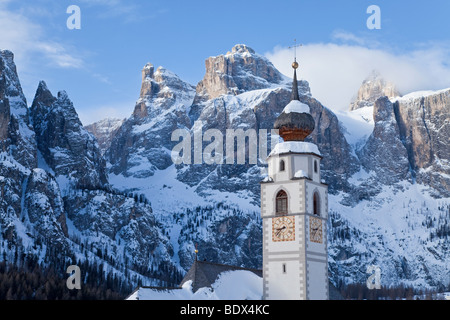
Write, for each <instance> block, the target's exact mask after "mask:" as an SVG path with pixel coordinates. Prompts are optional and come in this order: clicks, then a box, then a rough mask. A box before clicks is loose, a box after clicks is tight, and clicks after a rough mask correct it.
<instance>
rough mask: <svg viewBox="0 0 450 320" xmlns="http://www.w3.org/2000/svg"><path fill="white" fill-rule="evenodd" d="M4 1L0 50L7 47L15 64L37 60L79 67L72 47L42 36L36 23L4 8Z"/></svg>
mask: <svg viewBox="0 0 450 320" xmlns="http://www.w3.org/2000/svg"><path fill="white" fill-rule="evenodd" d="M8 2H9V0H8V1H7V0H0V30H1V36H0V49H7V50H11V51H12V52H13V53H14V55H15V59H16V64H20V65H22V66H27V65H28V64H29V63H30V62H32V61H36V60H39V62H40V63H42V62H44V63H47V64H51V65H53V66H57V67H60V68H77V69H78V68H82V67H83V65H84V62H83V59H82V58H81V57H80V56H77V55H75V54H73V48H68V47H65V46H64V45H62V44H61V43H58V42H56V41H53V40H49V39H46V37H45V32H44V30H43V28H42V27H41V26H40V25H39V24H37V23H35V22H33V21H31V20H30V19H28V18H27V16H25V15H24V14H22V13H20V12H14V11H11V10H8V6H7V5H8ZM37 58H39V59H37ZM41 58H44V61H42V60H41Z"/></svg>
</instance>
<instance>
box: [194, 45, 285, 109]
mask: <svg viewBox="0 0 450 320" xmlns="http://www.w3.org/2000/svg"><path fill="white" fill-rule="evenodd" d="M205 65H206V73H205V77H204V78H203V80H202V81H200V82H199V83H198V85H197V96H196V101H195V102H194V103H196V102H199V101H201V100H209V99H214V98H217V97H218V96H220V95H222V94H232V95H238V94H240V93H243V92H246V91H251V90H258V89H266V88H269V87H271V86H272V85H273V84H280V83H282V82H283V81H284V80H285V78H284V76H283V75H282V74H281V73H280V72H279V71H278V70H277V69H276V68H275V67H274V66H273V65H272V63H271V62H269V61H268V60H267V59H266V58H265V57H263V56H260V55H258V54H256V52H255V51H254V50H253V49H251V48H249V47H247V46H246V45H243V44H238V45H236V46H234V47H233V48H232V49H231V52H228V53H227V54H225V55H219V56H217V57H210V58H208V59H207V60H206V62H205Z"/></svg>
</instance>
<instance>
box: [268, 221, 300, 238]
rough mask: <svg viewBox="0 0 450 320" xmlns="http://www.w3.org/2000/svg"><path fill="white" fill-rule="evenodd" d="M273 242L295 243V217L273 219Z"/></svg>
mask: <svg viewBox="0 0 450 320" xmlns="http://www.w3.org/2000/svg"><path fill="white" fill-rule="evenodd" d="M272 240H273V241H276V242H277V241H294V240H295V220H294V217H288V216H282V217H276V218H273V219H272Z"/></svg>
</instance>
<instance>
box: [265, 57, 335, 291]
mask: <svg viewBox="0 0 450 320" xmlns="http://www.w3.org/2000/svg"><path fill="white" fill-rule="evenodd" d="M292 67H293V68H294V80H293V86H292V97H291V101H290V102H289V104H288V105H287V106H286V107H285V108H284V110H283V112H282V113H281V114H280V116H279V117H278V118H277V119H276V121H275V124H274V128H275V129H278V130H279V134H280V136H281V137H282V138H283V142H280V143H278V144H277V145H276V146H275V147H274V148H273V150H272V152H271V153H270V155H269V157H268V159H267V163H268V177H267V178H266V179H264V180H263V181H262V182H261V216H262V220H263V299H267V300H306V299H309V300H327V299H328V298H329V290H328V262H327V216H328V186H327V185H326V184H324V183H322V182H321V178H320V161H321V159H322V156H321V154H320V152H319V149H318V148H317V146H316V145H315V144H313V143H310V142H305V141H304V140H305V138H306V137H307V136H308V135H309V134H311V132H312V131H313V130H314V127H315V122H314V119H313V117H312V116H311V114H310V108H309V106H308V105H307V104H304V103H302V102H300V99H299V93H298V84H297V68H298V63H297V62H294V63H293V64H292Z"/></svg>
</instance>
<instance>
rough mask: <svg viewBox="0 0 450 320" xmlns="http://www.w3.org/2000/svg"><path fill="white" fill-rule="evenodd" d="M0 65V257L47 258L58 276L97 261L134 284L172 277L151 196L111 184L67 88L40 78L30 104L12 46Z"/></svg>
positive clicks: (45, 261)
mask: <svg viewBox="0 0 450 320" xmlns="http://www.w3.org/2000/svg"><path fill="white" fill-rule="evenodd" d="M0 67H1V68H0V108H1V109H2V111H3V112H2V114H1V116H0V122H1V124H2V127H1V130H0V132H1V140H0V146H1V147H2V149H1V150H0V193H1V198H0V252H1V259H4V258H5V259H8V261H17V259H18V258H17V257H18V256H21V257H22V258H21V259H22V260H23V259H30V261H37V262H38V263H40V264H42V265H45V266H48V265H50V264H51V265H52V266H53V267H54V268H56V269H55V271H56V272H57V273H60V275H61V276H63V275H64V274H65V268H66V267H67V265H66V264H74V263H76V262H79V263H84V265H87V264H92V265H95V264H96V263H99V262H101V263H104V264H105V265H107V266H108V268H112V269H113V270H115V271H114V274H121V275H122V276H123V277H124V278H126V279H128V280H126V281H128V282H129V283H130V284H131V285H133V286H135V285H136V284H137V283H136V281H137V279H138V278H140V279H141V280H144V282H147V283H148V284H152V283H153V284H158V283H159V281H160V279H165V280H166V281H175V280H174V279H175V278H174V276H175V277H176V276H177V271H176V269H175V267H174V266H173V263H172V261H171V256H172V250H173V249H172V245H171V244H170V243H169V241H168V239H167V237H166V236H165V235H164V234H163V233H162V232H161V230H160V228H159V224H158V221H156V219H155V217H154V216H153V214H152V208H151V205H150V203H149V200H148V199H147V198H145V196H143V195H139V194H137V193H125V192H121V191H117V190H114V189H113V188H112V186H111V185H110V184H109V181H108V174H107V170H106V162H105V160H104V158H103V156H102V155H101V151H100V148H99V146H98V143H97V141H96V139H95V138H94V137H93V136H92V135H91V134H90V133H88V132H87V131H86V129H84V128H83V126H82V125H81V122H80V120H79V118H78V115H77V113H76V111H75V108H74V106H73V104H72V102H71V101H70V99H69V98H68V96H67V94H66V93H65V92H64V91H60V92H59V93H58V95H57V96H56V97H55V96H53V95H52V93H51V92H50V91H49V90H48V88H47V86H46V84H45V82H43V81H41V82H40V83H39V86H38V89H37V91H36V95H35V99H34V101H33V103H32V106H31V108H30V109H28V108H27V105H26V101H25V99H24V97H23V93H22V91H21V89H20V82H19V79H18V76H17V72H16V69H15V65H14V61H13V56H12V53H10V52H6V51H1V55H0ZM4 126H6V127H4ZM24 257H25V258H24ZM74 257H76V258H74ZM58 268H60V269H58ZM159 268H161V269H164V270H166V271H168V270H172V271H169V272H167V273H162V272H159V271H156V272H155V271H154V269H159ZM108 272H109V271H108ZM130 272H132V273H134V277H133V278H131V277H130ZM109 276H112V274H110V275H109ZM155 279H156V280H155Z"/></svg>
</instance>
